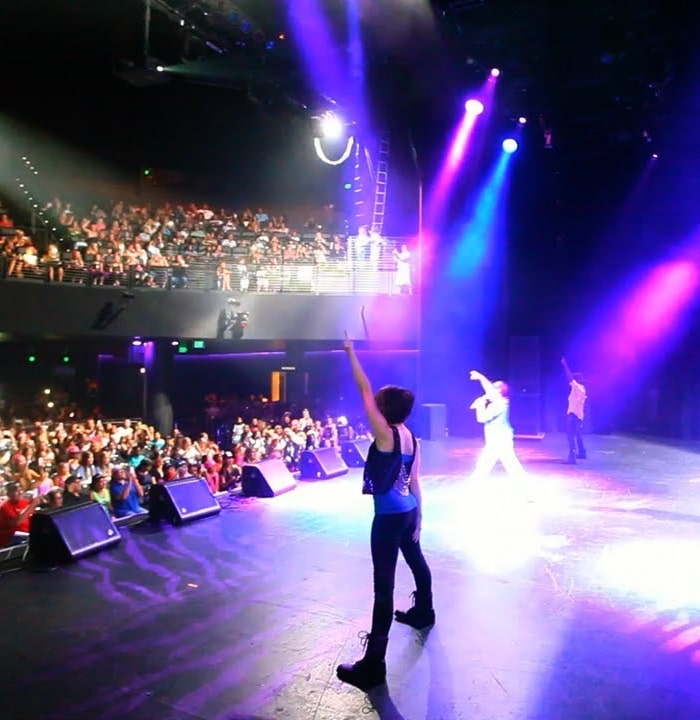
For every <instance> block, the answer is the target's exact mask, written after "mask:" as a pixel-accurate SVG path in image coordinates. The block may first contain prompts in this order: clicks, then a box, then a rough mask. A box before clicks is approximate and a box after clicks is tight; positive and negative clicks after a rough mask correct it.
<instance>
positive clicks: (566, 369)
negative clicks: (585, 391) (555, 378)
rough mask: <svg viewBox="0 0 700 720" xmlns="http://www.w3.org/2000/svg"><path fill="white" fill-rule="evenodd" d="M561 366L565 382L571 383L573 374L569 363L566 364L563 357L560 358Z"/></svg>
mask: <svg viewBox="0 0 700 720" xmlns="http://www.w3.org/2000/svg"><path fill="white" fill-rule="evenodd" d="M561 366H562V367H563V368H564V374H565V375H566V380H567V382H571V381H572V380H573V379H574V374H573V373H572V372H571V368H570V367H569V363H568V362H566V358H565V357H564V356H563V355H562V356H561Z"/></svg>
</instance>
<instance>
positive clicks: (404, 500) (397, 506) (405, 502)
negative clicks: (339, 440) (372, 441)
mask: <svg viewBox="0 0 700 720" xmlns="http://www.w3.org/2000/svg"><path fill="white" fill-rule="evenodd" d="M380 452H381V451H380ZM382 454H385V453H382ZM386 454H387V455H390V454H391V451H390V452H388V453H386ZM401 459H402V460H403V463H404V466H406V465H407V464H408V463H410V462H411V460H413V455H403V454H402V455H401ZM409 482H410V477H408V478H406V479H404V478H402V477H399V479H398V480H397V481H396V482H395V483H394V485H393V487H392V488H391V490H389V492H386V493H383V494H382V495H373V496H372V497H373V498H374V512H375V514H376V515H393V514H396V513H404V512H410V511H411V510H413V509H415V508H417V507H418V501H417V500H416V498H415V497H414V496H413V493H411V491H410V490H409V489H408V483H409Z"/></svg>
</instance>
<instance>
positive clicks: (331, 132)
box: [320, 111, 345, 140]
mask: <svg viewBox="0 0 700 720" xmlns="http://www.w3.org/2000/svg"><path fill="white" fill-rule="evenodd" d="M320 126H321V134H322V135H323V137H324V138H325V139H326V140H340V138H342V137H343V134H344V132H345V125H344V123H343V121H342V120H341V119H340V117H339V116H338V115H336V114H335V113H334V112H330V111H329V112H325V113H323V115H321V118H320Z"/></svg>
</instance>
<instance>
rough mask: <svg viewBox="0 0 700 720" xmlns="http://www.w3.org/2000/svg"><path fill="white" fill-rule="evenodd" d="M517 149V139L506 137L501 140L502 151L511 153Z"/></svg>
mask: <svg viewBox="0 0 700 720" xmlns="http://www.w3.org/2000/svg"><path fill="white" fill-rule="evenodd" d="M517 149H518V141H517V140H514V139H513V138H506V139H505V140H504V141H503V152H506V153H508V154H509V155H512V154H513V153H514V152H515V151H516V150H517Z"/></svg>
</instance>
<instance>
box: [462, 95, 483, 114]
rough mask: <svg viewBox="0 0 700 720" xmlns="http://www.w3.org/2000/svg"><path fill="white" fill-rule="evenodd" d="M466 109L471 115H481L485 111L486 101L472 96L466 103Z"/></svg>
mask: <svg viewBox="0 0 700 720" xmlns="http://www.w3.org/2000/svg"><path fill="white" fill-rule="evenodd" d="M464 109H465V110H466V111H467V112H468V113H469V114H470V115H481V113H482V112H484V103H482V102H481V100H475V99H474V98H472V99H471V100H467V102H466V103H464Z"/></svg>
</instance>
